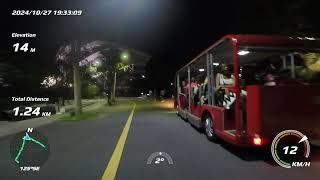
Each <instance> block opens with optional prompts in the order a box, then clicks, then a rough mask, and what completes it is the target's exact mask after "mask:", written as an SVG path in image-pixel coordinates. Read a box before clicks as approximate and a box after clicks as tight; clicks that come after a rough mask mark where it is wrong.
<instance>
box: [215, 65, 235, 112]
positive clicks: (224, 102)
mask: <svg viewBox="0 0 320 180" xmlns="http://www.w3.org/2000/svg"><path fill="white" fill-rule="evenodd" d="M229 87H234V76H233V75H232V73H231V72H230V70H229V67H228V65H227V64H221V72H220V73H217V75H216V100H217V101H216V102H217V103H218V106H224V107H225V108H226V109H230V106H231V105H232V104H233V103H234V101H235V98H236V97H235V93H233V92H229V90H228V88H229Z"/></svg>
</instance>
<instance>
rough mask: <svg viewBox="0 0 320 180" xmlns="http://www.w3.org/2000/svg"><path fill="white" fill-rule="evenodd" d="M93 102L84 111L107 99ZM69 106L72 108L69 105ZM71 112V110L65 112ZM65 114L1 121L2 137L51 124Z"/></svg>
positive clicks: (98, 105) (99, 104) (0, 132)
mask: <svg viewBox="0 0 320 180" xmlns="http://www.w3.org/2000/svg"><path fill="white" fill-rule="evenodd" d="M91 102H92V103H90V104H89V105H87V106H85V107H83V111H91V110H93V109H95V108H98V107H100V106H101V105H102V104H104V103H105V102H106V101H105V100H104V99H97V100H92V101H91ZM67 108H70V105H68V107H67ZM65 113H69V112H65ZM62 115H64V114H54V115H52V116H50V117H38V118H33V119H26V120H22V121H0V137H3V136H7V135H10V134H14V133H17V132H20V131H23V130H25V129H27V128H36V127H39V126H43V125H46V124H50V123H53V122H56V121H58V120H59V117H61V116H62Z"/></svg>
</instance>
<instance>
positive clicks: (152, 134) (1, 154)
mask: <svg viewBox="0 0 320 180" xmlns="http://www.w3.org/2000/svg"><path fill="white" fill-rule="evenodd" d="M130 111H131V109H128V110H126V111H119V112H114V113H108V114H106V115H105V116H100V117H99V118H98V119H96V120H84V121H78V122H67V121H58V122H55V123H53V124H49V125H45V126H42V127H39V128H37V131H39V132H40V133H42V134H44V135H45V136H46V137H47V139H48V141H49V143H50V147H51V149H50V151H51V153H50V157H49V159H48V161H47V162H46V163H45V165H44V166H42V167H41V170H40V171H39V172H37V173H30V172H29V173H26V172H20V170H19V168H18V167H17V166H16V165H15V163H14V161H13V160H12V158H10V155H9V147H10V141H11V140H12V138H13V135H10V136H6V137H2V138H0V177H1V178H0V179H1V180H2V179H4V180H6V179H10V180H11V179H68V180H70V179H101V177H102V176H103V174H104V172H105V170H106V167H107V165H108V162H109V160H110V158H111V156H112V154H113V152H114V150H115V147H116V145H117V142H118V139H119V137H120V135H121V133H122V130H123V128H124V126H125V124H126V122H127V119H128V117H129V114H130ZM155 152H165V153H167V154H168V155H170V156H171V158H172V160H173V164H169V163H168V162H167V161H166V159H165V160H164V161H160V162H161V163H159V164H155V163H154V162H155V159H154V160H153V161H152V164H147V160H148V157H149V156H150V155H151V154H153V153H155ZM312 153H319V150H314V151H313V152H312ZM270 156H271V155H270V154H269V153H268V152H265V151H257V150H249V149H240V148H236V147H233V146H231V145H228V144H227V143H224V142H220V143H212V142H209V141H208V140H207V139H206V137H205V135H204V134H203V133H201V132H199V131H197V130H196V129H195V128H193V127H192V126H190V124H188V123H186V122H185V121H183V120H181V119H180V118H179V117H178V116H177V115H176V114H175V113H174V111H170V110H168V109H161V108H159V107H158V108H152V107H151V108H150V107H148V108H143V107H140V108H139V107H137V108H136V110H135V112H134V114H133V119H132V123H131V126H130V130H129V133H128V135H127V139H126V142H125V145H124V148H123V152H122V156H121V160H120V163H119V167H118V169H117V171H116V179H119V180H129V179H130V180H134V179H137V180H143V179H152V180H170V179H183V180H187V179H190V180H196V179H197V180H198V179H199V180H206V179H221V180H222V179H223V180H225V179H226V180H228V179H233V180H235V179H246V180H250V179H254V180H256V179H259V180H264V179H266V180H270V179H272V180H278V179H279V180H280V179H290V180H292V179H300V180H309V179H310V180H313V179H315V180H316V179H319V176H320V172H319V169H320V159H319V158H315V160H314V161H312V163H311V167H309V168H295V169H284V168H282V167H279V166H276V165H275V163H273V160H272V159H271V158H270ZM160 160H161V159H160Z"/></svg>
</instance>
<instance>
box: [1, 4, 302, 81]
mask: <svg viewBox="0 0 320 180" xmlns="http://www.w3.org/2000/svg"><path fill="white" fill-rule="evenodd" d="M10 2H11V3H10V5H6V6H9V7H5V9H4V10H3V11H2V12H1V13H2V14H3V15H2V16H1V17H2V28H1V29H2V32H3V33H1V36H2V37H3V38H4V39H7V41H1V47H2V49H3V48H7V49H8V50H9V51H12V49H11V48H12V44H13V43H14V42H15V41H20V42H22V40H19V39H13V38H10V36H11V33H12V32H17V33H25V32H30V33H36V34H37V36H38V37H37V38H36V39H24V40H25V41H29V42H30V43H34V44H35V45H34V46H35V47H37V50H38V54H37V55H36V56H28V58H27V60H26V61H30V62H36V63H39V64H41V65H43V66H42V67H46V66H47V67H48V69H50V66H51V65H50V64H51V62H52V61H53V60H54V55H55V53H56V50H57V48H58V47H59V43H61V42H62V41H65V40H73V39H89V40H94V39H98V40H108V41H113V42H117V43H120V44H122V45H125V46H128V47H130V48H134V49H137V50H141V51H143V52H146V53H148V54H150V55H152V59H151V61H150V63H149V64H148V71H149V75H150V76H151V79H152V81H151V83H152V82H157V85H158V86H166V85H168V84H169V82H171V81H172V79H173V74H174V72H175V71H176V70H177V69H178V68H179V67H181V66H182V65H184V64H185V63H187V62H188V61H189V60H191V59H192V58H193V57H195V56H196V55H197V54H198V53H200V52H201V51H202V50H203V49H205V48H206V47H207V46H209V45H210V44H212V43H213V42H214V41H215V40H217V39H219V38H220V37H222V36H223V35H225V34H229V33H233V34H237V33H275V32H276V31H275V30H274V28H272V27H270V28H264V31H262V30H261V29H263V28H261V29H260V30H257V31H255V30H254V29H251V30H250V29H249V28H248V27H249V26H248V25H250V26H254V25H255V23H257V22H260V23H261V21H264V20H265V19H264V20H261V21H259V20H258V19H257V18H258V17H255V16H258V15H261V9H259V8H258V7H256V6H254V5H253V4H254V3H250V2H249V1H246V2H245V1H231V0H225V1H214V0H211V1H207V2H204V1H203V2H202V1H196V0H194V1H187V0H90V1H88V0H79V1H50V2H44V1H38V2H36V1H14V0H11V1H10ZM252 2H253V1H252ZM274 2H276V1H274ZM288 2H289V1H284V2H282V4H283V3H288ZM290 2H293V1H290ZM294 2H298V1H294ZM299 2H300V1H299ZM274 5H276V4H275V3H274ZM271 7H273V5H271ZM13 9H26V10H27V9H30V10H31V9H52V10H54V9H62V10H64V9H72V10H73V9H81V10H83V15H82V16H77V17H74V16H71V17H68V16H29V17H28V16H14V17H13V16H10V15H11V12H12V10H13ZM276 10H277V12H280V14H279V13H278V14H276V12H275V13H273V12H271V14H273V15H274V14H276V15H279V17H280V16H281V13H285V11H288V10H287V9H281V8H280V9H276V8H275V9H274V11H276ZM272 11H273V10H272ZM288 12H289V11H288ZM262 13H263V11H262ZM269 13H270V12H269ZM290 13H291V12H290ZM290 13H289V14H290ZM287 14H288V13H287ZM4 17H7V18H6V19H4ZM252 20H253V21H252ZM289 22H290V20H288V23H289ZM261 24H263V23H261ZM272 30H273V31H272ZM1 39H2V38H1ZM51 67H52V66H51ZM49 71H50V70H49Z"/></svg>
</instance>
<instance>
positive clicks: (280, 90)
mask: <svg viewBox="0 0 320 180" xmlns="http://www.w3.org/2000/svg"><path fill="white" fill-rule="evenodd" d="M319 66H320V41H319V40H317V39H315V38H308V37H304V38H301V37H299V38H293V37H283V36H265V35H226V36H224V37H223V38H221V39H220V40H218V41H217V42H216V43H214V44H213V45H212V46H210V47H209V48H208V49H206V50H205V51H203V52H202V53H201V54H199V55H198V56H197V57H196V58H194V59H193V60H192V61H191V62H189V63H188V64H187V65H185V66H184V67H182V68H181V69H180V70H179V71H178V72H177V73H176V78H175V82H176V83H175V84H176V90H177V95H176V97H177V98H176V102H177V113H178V115H180V116H181V117H182V118H184V119H186V120H188V121H189V122H190V123H191V124H193V125H194V126H196V127H198V128H203V129H204V130H205V134H206V136H207V137H208V139H209V140H212V141H215V140H217V139H218V138H220V139H223V140H224V141H227V142H229V143H232V144H235V145H239V146H247V147H250V146H254V147H256V146H264V145H267V144H270V143H271V141H272V139H273V138H274V137H275V136H276V135H277V134H278V133H279V132H281V131H282V130H287V129H294V130H298V131H300V132H302V133H304V134H305V135H307V137H308V138H309V139H310V140H319V139H320V67H319Z"/></svg>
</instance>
